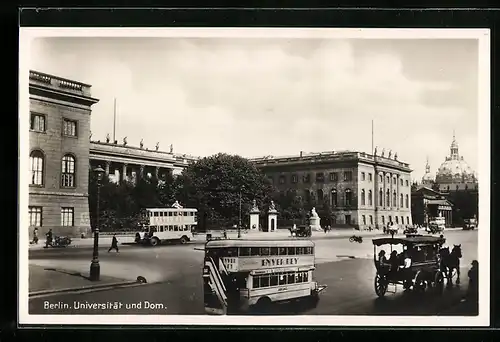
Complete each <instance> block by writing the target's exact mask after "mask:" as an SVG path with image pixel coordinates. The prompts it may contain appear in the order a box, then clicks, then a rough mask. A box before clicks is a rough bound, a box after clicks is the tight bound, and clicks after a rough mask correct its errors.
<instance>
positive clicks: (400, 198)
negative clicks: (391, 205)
mask: <svg viewBox="0 0 500 342" xmlns="http://www.w3.org/2000/svg"><path fill="white" fill-rule="evenodd" d="M399 206H400V207H401V208H403V194H401V195H400V196H399Z"/></svg>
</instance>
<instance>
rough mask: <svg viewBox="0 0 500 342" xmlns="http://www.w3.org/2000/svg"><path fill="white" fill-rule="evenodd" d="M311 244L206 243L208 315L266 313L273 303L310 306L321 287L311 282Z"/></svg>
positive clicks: (314, 301) (265, 242) (316, 298)
mask: <svg viewBox="0 0 500 342" xmlns="http://www.w3.org/2000/svg"><path fill="white" fill-rule="evenodd" d="M314 270H315V256H314V243H313V242H312V241H311V240H302V239H301V240H295V239H294V240H292V239H290V240H279V241H277V240H274V241H269V240H268V241H258V240H212V241H208V242H207V243H206V245H205V260H204V267H203V280H204V281H203V282H204V303H205V312H206V313H208V314H232V313H240V312H252V311H259V312H268V311H269V309H270V308H271V306H272V304H273V303H283V302H290V301H295V300H303V301H305V302H308V303H309V304H311V305H312V306H313V307H314V306H316V305H317V303H318V300H319V294H320V293H321V292H322V291H323V290H324V289H325V288H326V286H325V285H322V286H319V285H318V283H317V282H316V281H314V278H313V273H314Z"/></svg>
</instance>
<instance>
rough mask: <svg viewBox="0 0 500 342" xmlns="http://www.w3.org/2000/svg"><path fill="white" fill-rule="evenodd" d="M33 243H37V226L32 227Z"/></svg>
mask: <svg viewBox="0 0 500 342" xmlns="http://www.w3.org/2000/svg"><path fill="white" fill-rule="evenodd" d="M33 243H34V244H35V245H38V228H36V227H35V229H33Z"/></svg>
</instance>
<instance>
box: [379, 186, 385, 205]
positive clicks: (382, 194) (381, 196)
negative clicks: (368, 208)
mask: <svg viewBox="0 0 500 342" xmlns="http://www.w3.org/2000/svg"><path fill="white" fill-rule="evenodd" d="M378 196H379V200H378V205H379V206H383V205H384V192H383V191H382V189H380V191H379V194H378Z"/></svg>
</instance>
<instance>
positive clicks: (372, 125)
mask: <svg viewBox="0 0 500 342" xmlns="http://www.w3.org/2000/svg"><path fill="white" fill-rule="evenodd" d="M373 152H374V151H373V119H372V156H373Z"/></svg>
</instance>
